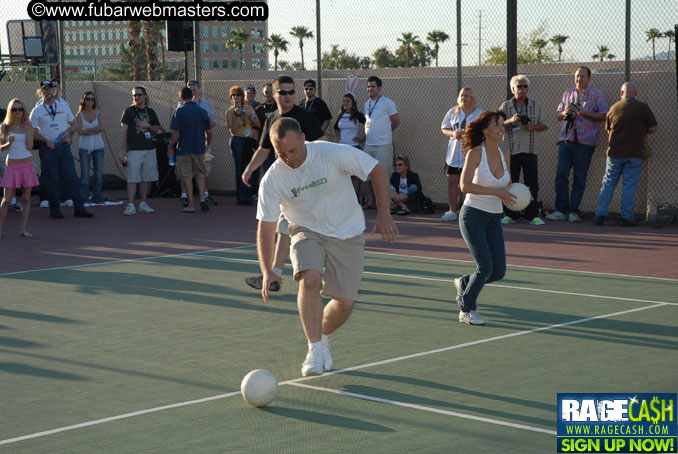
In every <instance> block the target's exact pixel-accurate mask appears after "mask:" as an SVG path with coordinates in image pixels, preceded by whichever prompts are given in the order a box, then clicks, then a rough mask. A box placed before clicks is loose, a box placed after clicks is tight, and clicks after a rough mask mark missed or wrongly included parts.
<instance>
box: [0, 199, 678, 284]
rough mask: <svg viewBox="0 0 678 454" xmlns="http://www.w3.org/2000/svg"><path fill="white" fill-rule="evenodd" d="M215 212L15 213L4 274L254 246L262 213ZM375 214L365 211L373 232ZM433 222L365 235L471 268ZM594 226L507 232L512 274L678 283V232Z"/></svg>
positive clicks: (425, 219)
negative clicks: (563, 273) (24, 225)
mask: <svg viewBox="0 0 678 454" xmlns="http://www.w3.org/2000/svg"><path fill="white" fill-rule="evenodd" d="M217 200H218V201H219V205H218V206H216V207H213V208H212V210H210V211H209V212H208V213H200V212H198V213H195V214H184V213H181V212H180V209H179V208H178V199H163V198H160V199H152V200H150V204H151V206H153V207H154V208H155V209H156V212H155V213H152V214H136V215H135V216H123V215H122V211H123V208H124V206H123V205H119V206H110V207H94V208H91V210H92V211H93V212H94V213H95V214H96V216H95V217H94V218H93V219H80V218H73V217H72V214H73V208H62V211H63V213H64V215H65V218H64V219H62V220H55V219H50V218H49V216H48V215H49V212H48V210H47V209H41V208H38V207H36V206H33V207H32V208H31V217H30V221H29V229H28V230H29V231H30V232H31V233H33V235H34V237H33V238H21V237H19V236H18V230H19V218H20V215H19V214H18V213H9V215H8V219H7V221H6V223H5V228H4V231H3V237H2V238H1V239H0V253H1V256H2V260H1V261H0V273H8V272H16V271H25V270H34V269H44V268H53V267H61V266H72V265H81V264H91V263H98V262H106V261H111V260H125V259H139V258H143V257H153V256H162V255H171V254H183V253H189V252H197V251H205V250H213V249H220V248H229V247H234V246H247V245H254V244H255V238H256V219H255V213H256V207H255V206H239V205H236V204H235V199H234V197H218V196H217ZM375 215H376V211H368V212H366V218H367V225H368V231H369V230H371V228H372V222H371V221H372V219H374V217H375ZM440 215H441V213H440V212H436V214H433V215H429V216H423V215H409V216H396V217H395V219H396V222H397V223H398V226H399V229H400V234H401V236H400V239H399V241H398V242H397V243H396V244H394V245H389V244H385V243H383V242H382V241H381V238H380V237H379V236H377V235H368V236H367V250H368V251H375V252H386V253H392V254H405V255H416V256H423V257H434V258H444V259H457V260H472V258H471V256H470V254H469V253H468V250H467V248H466V245H465V244H464V241H463V239H462V237H461V234H460V232H459V227H458V225H457V223H456V222H451V223H443V222H441V221H440ZM613 222H614V221H610V224H611V225H609V226H608V225H606V226H602V227H600V226H596V225H593V224H592V223H591V222H590V221H589V222H586V221H585V222H582V223H580V224H570V223H568V222H548V223H547V224H546V225H544V226H541V227H535V226H531V225H529V224H528V223H527V222H526V221H519V222H518V223H516V224H512V225H508V226H504V227H505V228H504V233H505V238H506V249H507V261H508V263H509V264H510V265H528V266H535V267H544V268H557V269H566V270H580V271H593V272H602V273H615V274H628V275H634V276H649V277H661V278H672V279H678V229H676V228H675V227H669V228H661V229H657V228H654V227H652V226H639V227H634V228H622V227H618V226H616V225H614V224H613Z"/></svg>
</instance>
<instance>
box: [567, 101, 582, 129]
mask: <svg viewBox="0 0 678 454" xmlns="http://www.w3.org/2000/svg"><path fill="white" fill-rule="evenodd" d="M567 107H569V108H570V110H571V111H573V112H574V113H578V112H579V111H580V110H581V108H580V107H579V106H578V105H577V104H574V103H569V104H568V105H567ZM574 113H567V114H565V121H567V128H568V129H569V128H571V127H572V126H574V118H575V116H576V115H575V114H574Z"/></svg>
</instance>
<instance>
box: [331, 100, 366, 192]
mask: <svg viewBox="0 0 678 454" xmlns="http://www.w3.org/2000/svg"><path fill="white" fill-rule="evenodd" d="M364 125H365V114H363V113H362V112H360V111H359V110H358V106H357V104H356V102H355V96H354V95H353V93H346V94H345V95H344V99H342V101H341V109H340V110H339V113H338V114H337V121H336V122H335V123H334V130H335V131H337V132H338V133H339V134H338V135H337V142H339V143H342V144H344V145H350V146H352V147H355V148H360V144H361V143H363V142H365V127H364ZM351 182H352V183H353V189H355V193H356V196H357V195H359V194H360V178H358V177H355V176H352V177H351Z"/></svg>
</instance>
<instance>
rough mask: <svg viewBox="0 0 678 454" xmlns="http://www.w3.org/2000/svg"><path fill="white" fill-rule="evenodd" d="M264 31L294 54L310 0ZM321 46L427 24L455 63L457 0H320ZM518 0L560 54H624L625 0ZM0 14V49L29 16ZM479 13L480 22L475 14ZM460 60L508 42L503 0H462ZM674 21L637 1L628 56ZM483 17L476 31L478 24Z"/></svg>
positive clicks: (529, 26)
mask: <svg viewBox="0 0 678 454" xmlns="http://www.w3.org/2000/svg"><path fill="white" fill-rule="evenodd" d="M268 3H269V11H270V17H269V21H268V31H269V34H271V33H278V34H281V35H283V36H284V37H285V38H286V39H287V40H288V41H289V42H290V46H289V51H288V52H287V53H282V54H281V56H280V57H279V59H281V60H286V61H288V62H293V61H299V60H300V59H301V58H300V54H299V49H298V45H297V41H296V40H295V39H294V38H293V37H291V36H290V35H289V31H290V29H291V28H292V27H293V26H297V25H303V26H306V27H307V28H309V29H310V30H312V31H313V32H314V33H315V31H316V24H315V8H316V1H315V0H294V1H292V0H269V1H268ZM320 3H321V17H322V22H321V27H322V28H321V37H322V49H323V50H324V51H327V50H329V48H330V46H331V45H332V44H338V45H339V47H340V48H345V49H347V50H348V51H349V53H355V54H358V55H359V56H361V57H362V56H367V55H370V56H371V55H372V53H373V52H374V51H375V50H376V49H377V48H379V47H381V46H387V47H388V48H389V50H391V51H394V50H395V49H396V48H397V47H398V45H399V44H398V42H397V38H398V37H400V35H401V33H403V32H412V33H414V34H415V35H417V36H419V38H420V39H421V40H424V39H425V38H426V34H427V33H428V32H430V31H432V30H436V29H437V30H442V31H444V32H445V33H447V34H448V35H450V37H451V39H450V40H449V41H448V42H446V43H444V44H442V45H441V49H440V65H441V66H453V65H455V64H456V20H457V19H456V1H454V0H421V1H412V0H369V1H367V2H365V1H361V0H321V2H320ZM589 3H590V5H591V6H583V4H582V3H581V2H568V1H562V0H518V33H519V34H525V33H528V32H530V31H532V30H534V29H535V28H537V27H538V26H539V25H541V24H543V25H544V27H545V29H546V31H547V35H548V36H553V35H556V34H562V35H567V36H569V37H570V38H569V40H568V41H567V42H566V44H565V45H564V54H563V59H564V60H570V61H575V60H576V61H590V59H591V56H592V55H593V54H595V53H596V52H597V46H598V45H601V44H602V45H606V46H607V47H608V48H609V49H610V52H611V53H612V54H614V55H616V56H617V58H619V59H622V58H623V57H624V17H625V16H624V5H625V1H624V0H590V2H589ZM2 4H3V8H2V19H0V27H2V28H1V31H2V33H1V36H2V52H3V53H6V52H7V46H6V40H7V32H6V27H5V20H7V19H21V18H28V15H27V13H26V5H27V4H28V0H2ZM480 14H482V22H481V20H480V18H479V15H480ZM462 18H463V19H462V43H464V44H465V45H464V46H463V56H462V60H463V63H464V64H465V65H472V64H477V62H478V43H479V38H480V39H481V41H480V42H481V49H482V56H483V58H484V55H485V49H487V48H489V47H491V46H495V45H504V44H505V42H506V1H505V0H485V1H480V0H462ZM676 23H678V8H677V7H676V0H643V1H637V0H636V1H634V2H633V6H632V35H631V39H632V58H642V57H645V56H648V55H652V45H651V43H648V42H646V40H645V31H646V30H648V29H650V28H658V29H659V31H661V32H664V31H667V30H672V29H673V25H674V24H676ZM480 24H482V28H481V29H480V36H479V25H480ZM656 47H657V49H656V52H657V53H658V54H659V53H661V52H666V51H667V49H668V40H667V39H665V38H662V39H659V40H658V41H657V43H656ZM304 56H305V60H306V62H307V67H313V66H315V43H314V42H313V41H310V40H309V41H306V42H305V47H304Z"/></svg>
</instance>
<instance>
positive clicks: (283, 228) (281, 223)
mask: <svg viewBox="0 0 678 454" xmlns="http://www.w3.org/2000/svg"><path fill="white" fill-rule="evenodd" d="M289 227H290V223H289V221H288V220H287V218H286V217H285V215H284V214H282V213H280V216H278V226H277V227H276V232H278V233H282V234H283V235H289V234H290V230H289Z"/></svg>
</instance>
